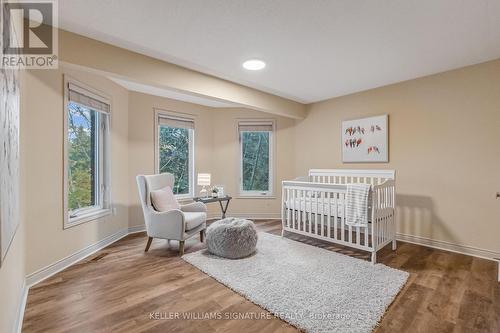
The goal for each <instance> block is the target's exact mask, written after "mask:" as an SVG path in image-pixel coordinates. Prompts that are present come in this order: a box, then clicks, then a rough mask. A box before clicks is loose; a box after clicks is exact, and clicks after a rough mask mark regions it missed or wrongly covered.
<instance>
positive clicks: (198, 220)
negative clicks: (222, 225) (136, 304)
mask: <svg viewBox="0 0 500 333" xmlns="http://www.w3.org/2000/svg"><path fill="white" fill-rule="evenodd" d="M206 220H207V214H206V213H203V212H184V222H185V223H186V231H188V230H192V229H194V228H196V227H198V226H199V225H201V224H203V223H205V221H206Z"/></svg>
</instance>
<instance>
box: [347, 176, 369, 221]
mask: <svg viewBox="0 0 500 333" xmlns="http://www.w3.org/2000/svg"><path fill="white" fill-rule="evenodd" d="M370 188H371V185H370V184H361V183H358V184H347V195H346V203H345V205H346V210H345V212H346V221H345V223H346V224H347V225H350V226H355V227H366V226H367V225H368V196H369V194H370Z"/></svg>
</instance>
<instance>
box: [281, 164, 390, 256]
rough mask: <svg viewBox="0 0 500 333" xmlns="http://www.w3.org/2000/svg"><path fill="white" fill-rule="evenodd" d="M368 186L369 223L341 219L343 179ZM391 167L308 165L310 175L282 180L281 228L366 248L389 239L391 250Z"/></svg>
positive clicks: (374, 249) (373, 250) (373, 248)
mask: <svg viewBox="0 0 500 333" xmlns="http://www.w3.org/2000/svg"><path fill="white" fill-rule="evenodd" d="M350 183H368V184H371V185H372V188H371V190H370V195H369V204H368V220H369V223H368V226H366V227H365V226H363V227H356V226H354V227H353V226H348V225H346V224H345V215H346V214H345V198H346V193H347V184H350ZM395 184H396V183H395V172H394V170H347V169H311V170H309V176H308V177H303V178H297V179H295V180H292V181H283V183H282V209H281V221H282V224H283V231H282V235H283V234H284V232H285V231H289V232H293V233H296V234H301V235H306V236H309V237H313V238H318V239H321V240H326V241H329V242H333V243H338V244H341V245H345V246H350V247H353V248H357V249H360V250H365V251H369V252H371V261H372V263H376V260H377V251H378V250H380V249H381V248H383V247H384V246H386V245H387V244H389V243H391V242H392V249H393V250H395V249H396V225H395V223H396V222H395V207H396V200H395V199H396V195H395Z"/></svg>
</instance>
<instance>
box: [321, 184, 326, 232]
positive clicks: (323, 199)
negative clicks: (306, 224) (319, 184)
mask: <svg viewBox="0 0 500 333" xmlns="http://www.w3.org/2000/svg"><path fill="white" fill-rule="evenodd" d="M324 225H325V192H323V191H321V236H323V228H324Z"/></svg>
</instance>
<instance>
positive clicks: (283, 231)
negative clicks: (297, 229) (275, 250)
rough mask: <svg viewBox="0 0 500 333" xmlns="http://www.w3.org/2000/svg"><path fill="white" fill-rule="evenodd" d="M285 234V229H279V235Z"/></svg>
mask: <svg viewBox="0 0 500 333" xmlns="http://www.w3.org/2000/svg"><path fill="white" fill-rule="evenodd" d="M283 236H285V229H281V237H283Z"/></svg>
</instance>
